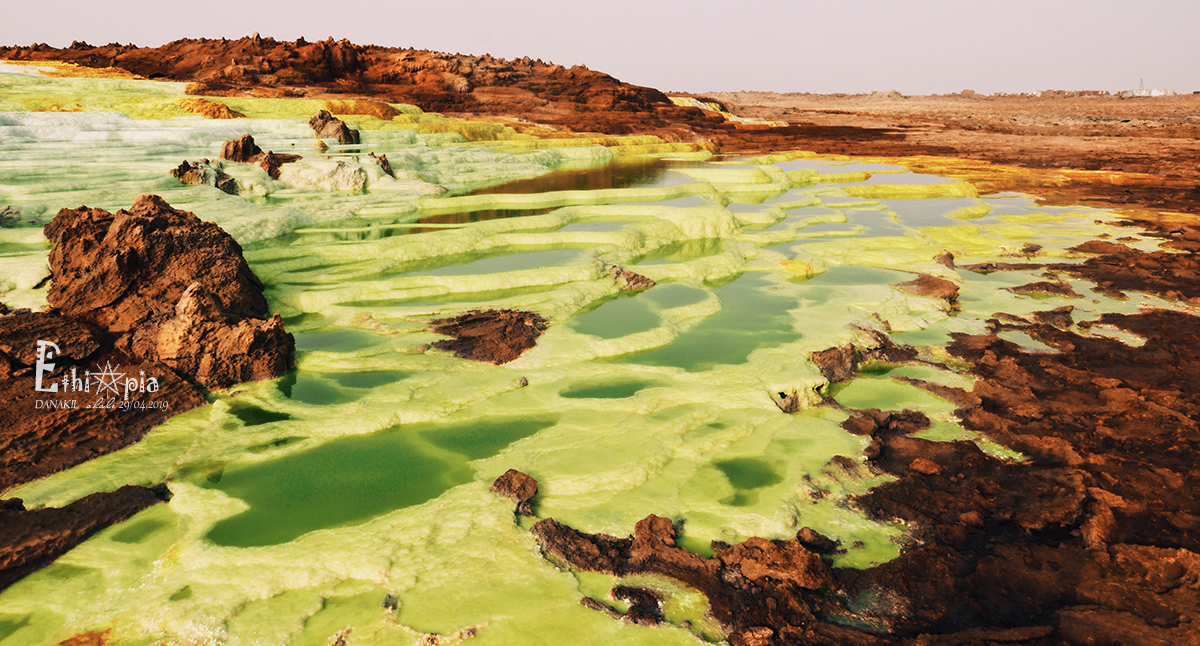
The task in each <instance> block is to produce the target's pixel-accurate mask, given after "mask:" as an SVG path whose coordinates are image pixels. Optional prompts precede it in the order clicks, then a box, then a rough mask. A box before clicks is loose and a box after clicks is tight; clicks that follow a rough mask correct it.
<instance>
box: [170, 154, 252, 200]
mask: <svg viewBox="0 0 1200 646" xmlns="http://www.w3.org/2000/svg"><path fill="white" fill-rule="evenodd" d="M171 177H174V178H175V179H178V180H179V181H181V182H183V183H184V184H191V185H193V186H201V185H204V186H214V187H216V188H218V189H220V190H221V191H224V192H225V193H228V194H230V195H237V193H238V185H237V180H235V179H234V178H232V177H230V176H229V175H228V174H226V173H225V171H224V170H223V169H222V168H221V162H210V161H209V160H207V159H201V160H200V161H198V162H196V163H194V164H192V163H189V162H188V160H186V159H185V160H183V163H181V164H179V166H177V167H175V168H172V169H171Z"/></svg>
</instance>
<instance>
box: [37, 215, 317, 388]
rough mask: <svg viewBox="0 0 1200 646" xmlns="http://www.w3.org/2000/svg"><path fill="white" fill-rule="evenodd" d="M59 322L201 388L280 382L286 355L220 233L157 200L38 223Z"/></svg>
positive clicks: (236, 249) (236, 251) (254, 285)
mask: <svg viewBox="0 0 1200 646" xmlns="http://www.w3.org/2000/svg"><path fill="white" fill-rule="evenodd" d="M46 237H47V238H49V239H50V241H51V242H53V243H55V246H54V249H52V250H51V252H50V271H51V274H52V276H53V283H52V284H51V287H50V292H49V293H48V294H47V300H48V301H49V303H50V305H51V306H52V307H54V308H56V309H57V310H58V311H59V312H60V313H61V314H63V315H64V316H67V317H69V318H72V319H75V320H78V321H83V322H86V323H90V324H92V325H94V326H96V327H98V328H100V329H102V330H104V331H105V332H107V333H108V334H110V335H112V337H113V340H112V343H113V346H114V348H116V349H117V350H118V351H120V352H122V353H124V354H126V355H128V356H130V357H133V358H136V359H139V360H143V361H152V362H159V363H163V364H165V365H167V366H170V367H171V368H172V369H173V370H175V371H176V372H177V373H179V374H181V375H183V376H185V377H186V378H188V379H191V380H193V381H195V382H196V383H197V384H199V385H201V386H204V387H206V388H225V387H228V386H232V385H233V384H235V383H238V382H240V381H247V380H252V379H265V378H269V377H275V376H278V375H281V374H283V373H284V372H286V371H287V369H288V367H289V361H290V358H291V355H292V351H293V348H294V342H293V340H292V337H291V335H290V334H288V333H287V332H285V331H284V329H283V321H282V320H281V319H280V318H279V316H278V315H276V316H274V317H271V318H269V319H268V316H269V311H268V308H267V301H266V299H265V298H264V297H263V294H262V292H263V285H262V283H261V282H260V281H259V280H258V277H257V276H255V275H254V272H252V271H250V267H249V266H248V265H247V264H246V261H245V260H244V259H243V258H242V250H241V247H240V246H239V245H238V244H237V242H235V241H234V239H233V238H232V237H230V236H229V234H227V233H225V232H224V231H222V230H221V228H220V227H218V226H217V225H215V224H213V223H211V222H203V221H201V220H200V218H198V217H196V216H195V215H194V214H192V213H189V212H187V211H179V210H177V209H173V208H171V206H170V205H169V204H167V203H166V202H165V201H163V199H162V198H160V197H158V196H155V195H147V196H143V197H141V198H138V200H137V201H136V202H134V204H133V206H132V207H130V208H129V209H128V210H121V211H118V212H117V213H115V214H112V213H108V212H107V211H103V210H101V209H89V208H86V207H81V208H78V209H63V210H62V211H59V213H58V215H57V216H55V218H54V220H52V221H51V222H50V223H49V224H47V225H46Z"/></svg>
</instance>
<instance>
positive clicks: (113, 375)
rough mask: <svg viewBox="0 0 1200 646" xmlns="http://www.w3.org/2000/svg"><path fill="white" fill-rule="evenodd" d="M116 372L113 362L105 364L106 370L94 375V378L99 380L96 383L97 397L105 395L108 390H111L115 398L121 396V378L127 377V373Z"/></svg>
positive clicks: (118, 366)
mask: <svg viewBox="0 0 1200 646" xmlns="http://www.w3.org/2000/svg"><path fill="white" fill-rule="evenodd" d="M120 367H121V366H120V364H118V365H117V368H120ZM115 370H116V368H113V367H112V363H111V362H105V364H104V370H102V371H100V372H93V373H92V376H93V377H95V378H96V379H97V380H98V381H97V383H96V394H97V395H103V394H104V391H106V390H111V391H112V394H113V396H114V397H119V396H120V395H121V392H120V390H119V388H120V385H121V378H122V377H124V376H125V373H123V372H115Z"/></svg>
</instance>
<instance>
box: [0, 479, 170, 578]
mask: <svg viewBox="0 0 1200 646" xmlns="http://www.w3.org/2000/svg"><path fill="white" fill-rule="evenodd" d="M169 498H170V492H169V491H167V488H166V486H164V485H159V486H157V487H134V486H125V487H121V488H120V489H117V490H116V491H113V492H102V493H94V494H92V495H90V496H87V497H85V498H80V499H79V500H76V501H75V502H73V503H71V504H69V505H67V506H65V507H61V508H45V509H32V510H27V509H25V505H24V504H22V502H21V499H20V498H10V499H8V500H0V590H3V589H4V588H7V587H8V586H10V585H12V584H13V583H14V582H16V581H18V580H19V579H20V578H21V577H24V576H26V575H27V574H29V573H31V572H34V571H36V570H39V569H41V568H43V567H45V566H47V565H49V564H50V563H52V562H54V559H56V558H58V557H60V556H62V555H63V554H66V553H67V552H68V551H70V549H71V548H73V547H75V546H76V545H78V544H79V543H82V542H83V541H84V540H86V539H87V537H88V536H91V535H92V534H94V533H96V532H97V531H99V530H101V529H104V528H105V527H108V526H109V525H112V524H114V523H119V522H121V521H123V520H125V519H127V518H129V517H130V516H132V515H134V514H136V513H137V512H139V511H141V510H143V509H145V508H147V507H150V506H152V505H156V504H158V503H160V502H162V501H164V500H167V499H169Z"/></svg>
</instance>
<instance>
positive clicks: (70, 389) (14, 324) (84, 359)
mask: <svg viewBox="0 0 1200 646" xmlns="http://www.w3.org/2000/svg"><path fill="white" fill-rule="evenodd" d="M40 340H44V341H49V342H51V343H54V344H55V345H56V346H57V347H58V349H59V350H60V351H61V352H55V353H53V354H52V355H50V354H48V356H47V357H46V358H47V359H48V363H49V364H52V366H53V368H52V369H51V370H50V371H49V372H47V373H46V374H44V375H43V379H42V381H43V384H42V385H43V388H51V387H53V388H55V389H56V390H55V392H39V391H36V390H35V389H34V387H35V384H36V378H37V375H36V374H35V373H36V363H37V359H38V341H40ZM106 365H107V366H111V367H112V368H113V373H115V374H117V375H120V376H119V377H113V380H112V381H110V382H109V385H111V386H113V388H112V389H103V390H102V389H101V386H100V384H99V379H98V378H97V377H93V376H92V375H91V374H89V373H95V372H97V371H100V370H103V367H104V366H106ZM126 376H129V377H138V378H153V379H154V380H155V384H154V388H155V390H154V391H146V390H144V389H143V388H142V386H141V383H139V385H138V386H137V387H134V388H126V383H125V381H124V380H125V377H126ZM64 379H66V380H67V381H65V382H64V381H63V380H64ZM75 380H78V381H75ZM143 380H144V379H143ZM77 386H78V387H77ZM85 386H86V391H85V390H84V388H85ZM151 402H156V403H155V404H151ZM160 404H161V405H160ZM204 404H205V399H204V394H203V392H202V391H201V389H200V388H198V387H197V386H196V385H194V384H193V383H191V382H189V381H188V380H186V379H184V378H182V377H180V376H179V375H177V374H176V373H175V372H174V371H172V370H171V369H170V368H168V367H166V366H165V365H163V364H161V363H156V362H154V361H149V360H145V359H135V358H133V357H130V356H128V355H126V354H124V353H122V352H120V351H117V350H114V349H113V348H112V337H111V336H110V335H108V334H107V333H106V332H105V331H104V330H103V329H101V328H99V327H97V326H95V325H93V324H90V323H86V322H83V321H80V320H78V319H74V318H70V317H66V316H63V315H61V314H59V313H52V312H28V311H24V312H22V311H18V312H13V313H11V314H7V315H4V316H0V456H3V458H2V462H0V464H2V465H3V468H0V492H2V491H4V490H6V489H9V488H11V487H13V486H16V485H18V484H21V483H23V482H28V481H30V480H35V479H37V478H41V477H45V476H48V475H50V474H52V473H55V472H58V471H61V470H63V469H66V468H69V467H72V466H74V465H76V464H80V463H82V462H86V461H87V460H90V459H92V458H95V457H97V456H100V455H103V454H105V453H111V452H112V451H115V450H117V449H120V448H124V447H126V446H129V445H130V444H133V443H134V442H136V441H138V440H140V439H141V438H142V436H144V435H145V434H146V433H147V432H149V431H150V429H152V428H154V427H155V426H157V425H159V424H161V423H162V422H164V421H166V420H167V419H168V418H169V417H171V416H173V415H176V414H178V413H181V412H183V411H186V410H189V409H192V408H195V407H197V406H203V405H204Z"/></svg>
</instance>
